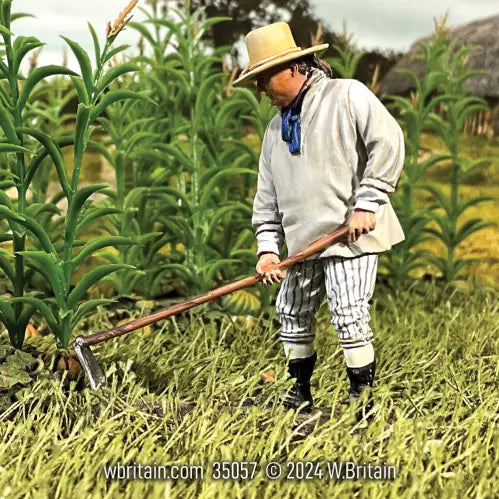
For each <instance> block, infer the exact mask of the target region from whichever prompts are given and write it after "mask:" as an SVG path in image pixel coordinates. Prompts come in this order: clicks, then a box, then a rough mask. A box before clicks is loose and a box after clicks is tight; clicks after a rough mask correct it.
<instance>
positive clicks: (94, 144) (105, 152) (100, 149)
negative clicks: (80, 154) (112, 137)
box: [88, 140, 114, 166]
mask: <svg viewBox="0 0 499 499" xmlns="http://www.w3.org/2000/svg"><path fill="white" fill-rule="evenodd" d="M88 147H89V148H90V149H93V150H95V151H97V152H98V153H100V154H102V156H104V158H105V159H106V161H107V162H108V163H109V164H111V165H113V166H114V159H113V157H112V156H111V153H110V152H109V151H108V150H107V148H106V146H105V145H103V144H101V143H100V142H96V141H94V140H89V141H88Z"/></svg>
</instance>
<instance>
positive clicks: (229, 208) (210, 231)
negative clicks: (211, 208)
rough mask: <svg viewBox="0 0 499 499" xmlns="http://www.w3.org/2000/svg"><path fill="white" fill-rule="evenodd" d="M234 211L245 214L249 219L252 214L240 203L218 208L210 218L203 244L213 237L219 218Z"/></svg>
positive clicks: (247, 207)
mask: <svg viewBox="0 0 499 499" xmlns="http://www.w3.org/2000/svg"><path fill="white" fill-rule="evenodd" d="M235 211H242V212H244V213H246V214H247V215H248V216H249V217H250V218H251V215H252V213H253V210H252V209H251V208H250V207H249V206H246V205H244V204H242V203H232V204H231V205H230V206H224V207H222V208H219V209H218V210H217V211H216V212H215V213H214V214H213V215H212V216H211V219H210V224H209V226H208V231H207V234H206V241H205V242H207V241H209V240H210V239H211V238H212V237H213V234H214V232H215V230H216V228H217V225H218V222H219V220H220V218H222V217H223V216H224V215H226V214H229V213H234V212H235Z"/></svg>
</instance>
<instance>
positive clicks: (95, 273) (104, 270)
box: [68, 264, 136, 308]
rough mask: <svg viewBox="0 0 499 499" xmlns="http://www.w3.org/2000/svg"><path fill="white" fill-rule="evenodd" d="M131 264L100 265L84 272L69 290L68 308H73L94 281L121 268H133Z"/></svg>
mask: <svg viewBox="0 0 499 499" xmlns="http://www.w3.org/2000/svg"><path fill="white" fill-rule="evenodd" d="M135 268H136V267H134V266H133V265H125V264H119V265H112V264H111V265H102V266H100V267H98V268H96V269H93V270H91V271H90V272H89V273H88V274H86V275H85V276H84V277H83V278H82V279H81V280H80V282H79V283H78V284H77V285H76V287H75V288H74V289H73V291H71V293H70V294H69V297H68V308H73V307H74V306H75V305H76V302H77V301H78V300H79V299H80V298H82V297H83V295H84V294H85V293H86V292H87V290H88V289H89V288H90V287H91V286H93V285H94V284H95V283H97V282H98V281H100V280H101V279H102V278H104V277H105V276H107V275H108V274H111V273H112V272H116V271H118V270H121V269H135Z"/></svg>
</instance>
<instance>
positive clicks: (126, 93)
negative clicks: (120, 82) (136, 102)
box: [90, 90, 156, 121]
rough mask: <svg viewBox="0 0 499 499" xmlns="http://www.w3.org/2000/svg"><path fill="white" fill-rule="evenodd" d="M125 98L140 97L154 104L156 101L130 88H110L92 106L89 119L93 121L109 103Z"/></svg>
mask: <svg viewBox="0 0 499 499" xmlns="http://www.w3.org/2000/svg"><path fill="white" fill-rule="evenodd" d="M125 99H140V100H143V101H145V102H150V103H151V104H154V105H156V103H155V102H154V101H153V100H152V99H150V98H149V97H147V96H146V95H144V94H141V93H138V92H133V91H131V90H112V91H110V92H108V93H107V94H106V95H104V97H102V99H101V100H100V102H99V103H98V104H97V105H96V106H94V107H93V108H92V111H91V113H90V121H94V120H95V119H97V118H98V117H99V116H100V115H101V114H102V113H103V112H104V111H105V109H106V108H107V107H108V106H110V105H111V104H114V103H115V102H118V101H121V100H125Z"/></svg>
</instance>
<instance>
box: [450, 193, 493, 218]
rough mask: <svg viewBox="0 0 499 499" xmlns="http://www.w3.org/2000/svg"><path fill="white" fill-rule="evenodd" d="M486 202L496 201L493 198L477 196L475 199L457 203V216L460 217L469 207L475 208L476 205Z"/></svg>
mask: <svg viewBox="0 0 499 499" xmlns="http://www.w3.org/2000/svg"><path fill="white" fill-rule="evenodd" d="M487 201H497V198H496V197H493V196H478V197H476V198H473V199H470V200H469V201H465V202H462V203H458V207H457V213H458V215H461V214H462V213H464V212H465V211H466V210H467V209H468V208H470V207H471V206H476V205H477V204H480V203H485V202H487Z"/></svg>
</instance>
